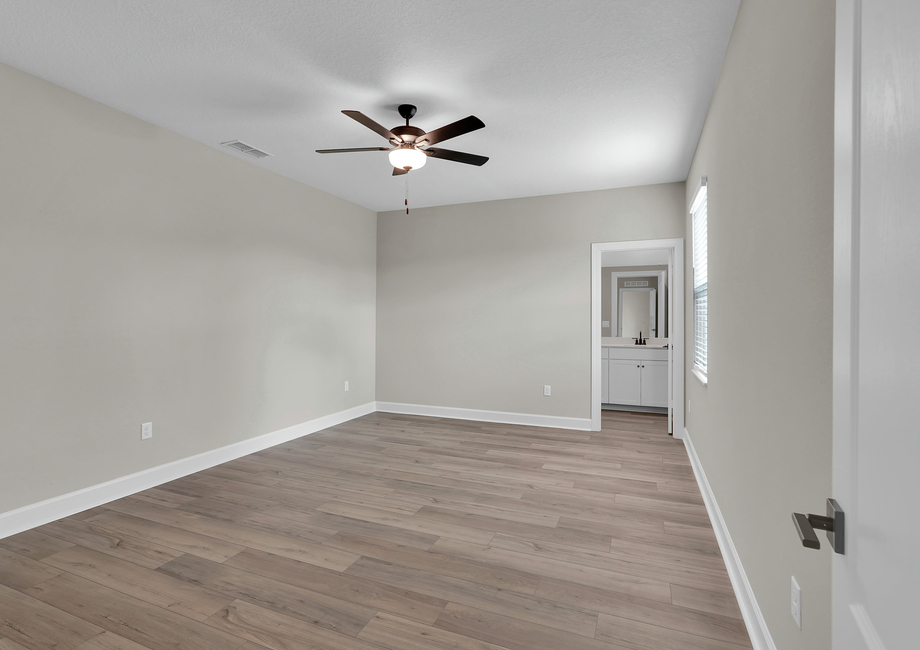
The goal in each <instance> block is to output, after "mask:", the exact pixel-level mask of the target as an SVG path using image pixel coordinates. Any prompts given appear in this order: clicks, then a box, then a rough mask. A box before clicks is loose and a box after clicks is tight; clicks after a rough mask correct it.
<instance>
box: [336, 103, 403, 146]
mask: <svg viewBox="0 0 920 650" xmlns="http://www.w3.org/2000/svg"><path fill="white" fill-rule="evenodd" d="M342 112H343V113H345V115H347V116H348V117H350V118H351V119H353V120H354V121H355V122H360V123H361V124H363V125H364V126H366V127H367V128H369V129H370V130H371V131H373V132H374V133H379V134H380V135H382V136H383V137H385V138H386V139H387V140H393V141H395V142H402V138H399V137H397V136H395V135H394V134H393V132H392V131H390V130H389V129H388V128H386V127H385V126H382V125H380V124H377V122H375V121H374V120H372V119H371V118H369V117H368V116H367V115H365V114H364V113H362V112H360V111H342Z"/></svg>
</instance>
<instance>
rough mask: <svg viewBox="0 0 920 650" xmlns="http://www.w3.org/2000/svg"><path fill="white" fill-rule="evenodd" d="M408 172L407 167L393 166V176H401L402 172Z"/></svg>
mask: <svg viewBox="0 0 920 650" xmlns="http://www.w3.org/2000/svg"><path fill="white" fill-rule="evenodd" d="M408 173H409V170H408V169H403V168H402V167H394V168H393V176H402V175H403V174H408Z"/></svg>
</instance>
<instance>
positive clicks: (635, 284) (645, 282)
mask: <svg viewBox="0 0 920 650" xmlns="http://www.w3.org/2000/svg"><path fill="white" fill-rule="evenodd" d="M623 286H624V287H647V286H648V280H627V281H626V282H624V283H623Z"/></svg>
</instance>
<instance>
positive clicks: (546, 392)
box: [543, 385, 552, 397]
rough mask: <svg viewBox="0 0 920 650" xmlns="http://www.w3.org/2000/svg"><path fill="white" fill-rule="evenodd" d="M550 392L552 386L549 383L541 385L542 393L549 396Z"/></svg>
mask: <svg viewBox="0 0 920 650" xmlns="http://www.w3.org/2000/svg"><path fill="white" fill-rule="evenodd" d="M551 394H552V387H551V386H549V385H545V386H543V395H544V396H546V397H549V396H550V395H551Z"/></svg>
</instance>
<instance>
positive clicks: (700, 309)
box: [690, 176, 709, 384]
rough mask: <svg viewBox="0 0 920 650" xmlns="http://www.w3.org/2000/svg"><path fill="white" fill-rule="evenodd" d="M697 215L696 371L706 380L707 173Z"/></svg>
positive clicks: (697, 198)
mask: <svg viewBox="0 0 920 650" xmlns="http://www.w3.org/2000/svg"><path fill="white" fill-rule="evenodd" d="M690 214H691V216H692V219H693V368H692V370H693V373H694V374H695V375H696V376H697V377H698V378H699V379H700V381H702V382H703V383H704V384H705V383H706V382H707V373H708V372H709V359H708V348H709V345H708V341H709V336H708V334H709V332H708V330H709V317H708V295H707V294H708V291H707V289H708V284H709V264H708V257H709V256H708V250H707V233H706V231H707V218H706V217H707V201H706V177H705V176H703V177H702V178H701V179H700V186H699V188H698V189H697V191H696V195H695V196H694V197H693V202H692V203H691V204H690Z"/></svg>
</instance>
